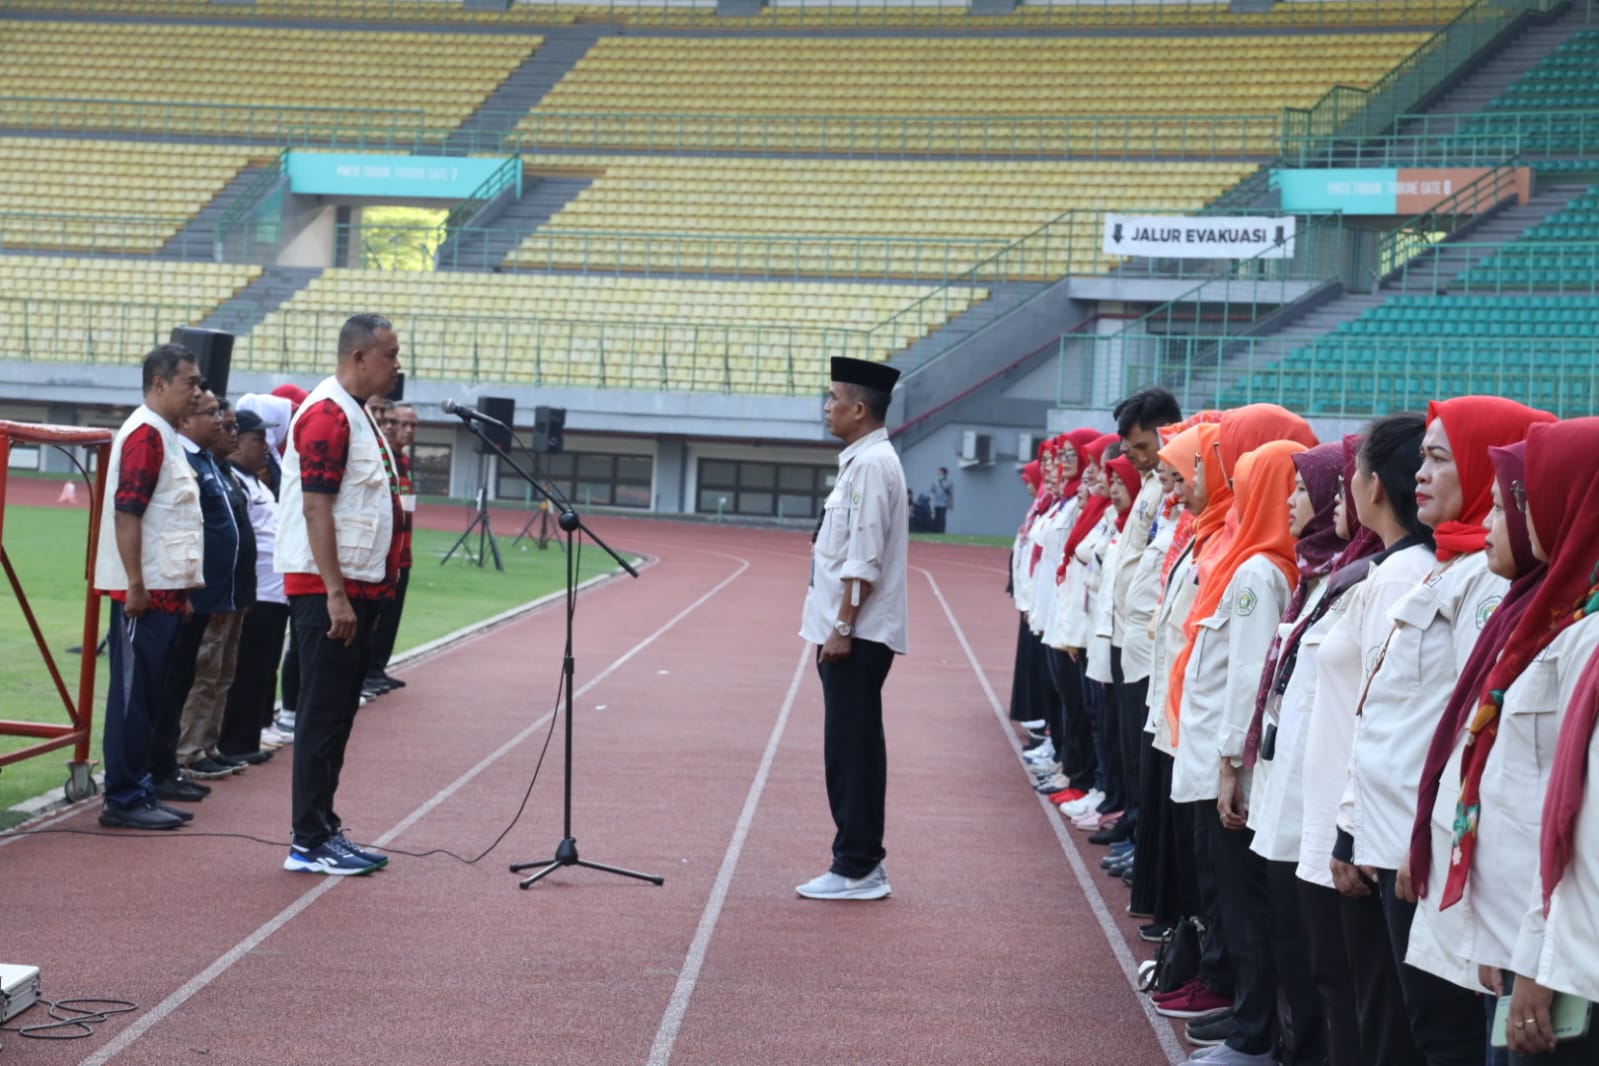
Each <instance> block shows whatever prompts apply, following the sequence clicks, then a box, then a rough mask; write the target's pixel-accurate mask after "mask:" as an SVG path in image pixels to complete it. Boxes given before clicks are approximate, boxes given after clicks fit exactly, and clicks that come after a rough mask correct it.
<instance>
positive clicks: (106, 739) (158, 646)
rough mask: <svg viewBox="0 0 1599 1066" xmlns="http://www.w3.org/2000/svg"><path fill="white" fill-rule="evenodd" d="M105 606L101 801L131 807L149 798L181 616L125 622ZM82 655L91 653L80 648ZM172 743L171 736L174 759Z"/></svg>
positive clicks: (150, 614) (116, 606) (114, 606)
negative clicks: (108, 666) (108, 619)
mask: <svg viewBox="0 0 1599 1066" xmlns="http://www.w3.org/2000/svg"><path fill="white" fill-rule="evenodd" d="M110 603H111V629H110V633H109V635H108V637H107V645H108V651H109V652H110V657H111V670H110V673H109V675H108V676H107V678H106V701H105V722H104V733H103V734H102V736H101V738H100V739H101V752H100V754H101V758H102V759H103V761H104V763H105V802H106V805H107V806H110V807H122V808H127V807H137V806H140V805H141V804H144V803H148V802H149V801H150V800H153V799H154V798H155V789H154V784H155V781H154V777H153V776H152V774H151V764H152V760H153V754H154V749H155V746H156V728H155V720H156V716H157V714H158V713H159V710H160V707H161V696H162V688H163V686H164V684H165V679H166V672H167V664H168V663H169V662H170V661H171V659H172V648H173V646H174V645H175V644H176V643H177V639H178V629H179V628H180V626H181V625H182V622H183V616H182V615H176V614H162V613H159V612H156V611H147V612H145V614H144V616H143V617H141V618H129V617H128V616H127V615H126V614H124V613H123V608H122V604H120V603H118V602H117V601H116V600H111V601H110ZM196 647H198V645H196ZM84 654H85V655H92V654H93V652H92V651H91V650H89V649H87V648H85V649H84ZM180 709H181V707H180ZM177 742H178V741H177V734H176V733H175V732H174V733H173V735H172V745H173V753H174V754H173V758H174V759H175V758H176V751H177Z"/></svg>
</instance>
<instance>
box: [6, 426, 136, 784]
mask: <svg viewBox="0 0 1599 1066" xmlns="http://www.w3.org/2000/svg"><path fill="white" fill-rule="evenodd" d="M113 439H114V435H113V434H112V432H111V431H110V430H107V429H85V428H83V427H81V426H51V425H44V424H41V423H34V422H7V421H4V420H0V566H3V567H4V569H5V574H6V580H7V581H8V582H10V584H11V591H12V592H14V593H15V594H16V597H17V604H18V606H20V607H21V608H22V615H23V617H24V618H25V619H26V620H27V622H28V629H29V630H30V631H31V632H32V633H33V640H34V643H35V644H37V645H38V647H39V654H40V655H41V656H42V657H43V658H44V665H45V669H46V670H48V671H49V673H50V680H51V681H53V682H54V683H55V687H56V692H57V693H58V694H59V695H60V697H61V703H62V706H63V707H65V708H66V712H67V717H68V719H69V724H67V725H56V724H52V723H49V722H24V721H10V720H5V719H0V736H11V737H34V738H37V739H38V743H37V744H30V745H28V746H27V747H25V748H19V749H18V750H16V751H12V752H5V753H0V768H4V767H6V766H9V765H11V764H12V763H16V762H21V761H22V760H23V759H30V758H34V757H35V756H39V755H44V754H45V753H47V752H51V751H56V750H58V749H60V748H65V747H67V746H69V745H70V746H71V747H72V761H70V762H68V763H67V769H68V774H69V776H68V779H67V791H68V797H67V798H68V799H81V798H83V796H86V795H91V794H93V791H94V784H93V780H92V779H91V778H90V776H89V770H90V767H91V766H92V763H91V762H90V760H89V745H90V743H91V742H92V741H93V739H94V738H93V725H94V671H95V659H96V656H95V648H96V646H97V645H98V644H99V642H100V597H99V596H98V595H97V594H96V593H95V591H94V559H95V548H96V545H97V544H98V543H99V534H100V504H101V501H102V500H104V499H105V492H106V475H107V471H108V470H109V469H110V466H111V463H110V457H111V442H112V440H113ZM14 444H30V445H31V444H44V445H51V444H59V445H81V446H85V447H90V448H93V449H94V451H95V455H96V456H97V461H96V463H95V474H94V485H93V489H92V491H91V493H90V499H89V539H88V544H87V546H86V549H85V552H84V570H83V580H84V596H83V645H82V646H83V654H82V655H81V656H80V657H79V663H78V693H77V698H76V699H74V698H73V696H72V694H71V693H70V692H69V691H68V690H67V685H66V682H65V681H64V680H63V679H62V677H61V671H60V669H59V668H58V667H57V665H56V661H55V657H54V656H53V655H51V654H50V646H49V644H48V643H47V642H46V641H45V638H44V634H43V632H41V631H40V629H39V623H38V620H37V619H36V618H35V617H34V614H33V608H32V607H31V606H30V605H29V603H28V597H27V595H26V593H24V592H23V590H22V583H21V581H20V580H19V579H18V578H17V572H16V570H15V568H13V567H12V565H11V556H10V553H8V552H7V551H6V550H5V507H6V496H7V489H8V486H9V478H10V466H11V448H12V446H13V445H14ZM74 792H76V793H78V794H77V795H73V793H74Z"/></svg>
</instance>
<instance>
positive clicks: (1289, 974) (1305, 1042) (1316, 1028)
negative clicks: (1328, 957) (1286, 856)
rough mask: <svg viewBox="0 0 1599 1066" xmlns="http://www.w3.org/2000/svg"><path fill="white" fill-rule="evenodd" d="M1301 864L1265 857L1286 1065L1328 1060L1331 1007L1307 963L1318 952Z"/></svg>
mask: <svg viewBox="0 0 1599 1066" xmlns="http://www.w3.org/2000/svg"><path fill="white" fill-rule="evenodd" d="M1297 865H1298V864H1297V863H1292V862H1267V863H1266V888H1267V893H1268V894H1267V899H1268V901H1269V902H1270V906H1271V931H1270V938H1271V948H1272V951H1273V953H1274V954H1273V957H1272V969H1273V970H1274V971H1275V972H1276V975H1277V990H1278V998H1277V1002H1278V1006H1279V1008H1281V1009H1282V1010H1283V1012H1284V1014H1285V1015H1286V1018H1284V1019H1283V1021H1284V1025H1283V1028H1284V1033H1283V1040H1284V1043H1285V1045H1286V1046H1285V1047H1284V1049H1283V1054H1282V1062H1283V1064H1284V1066H1328V1056H1329V1047H1330V1041H1329V1038H1328V1034H1327V1012H1326V1010H1325V1009H1324V1008H1323V1007H1322V1005H1321V996H1320V994H1319V993H1318V991H1317V988H1316V979H1315V976H1314V969H1313V965H1312V966H1311V967H1307V966H1306V965H1305V960H1306V958H1307V957H1311V958H1313V957H1314V956H1313V954H1312V952H1311V948H1310V943H1309V940H1308V938H1307V937H1306V936H1305V923H1304V918H1303V916H1302V915H1301V914H1300V913H1299V886H1300V885H1301V884H1303V882H1302V881H1300V880H1299V878H1298V877H1296V876H1295V875H1294V869H1295V867H1296V866H1297ZM1351 1021H1353V1019H1352V1018H1351Z"/></svg>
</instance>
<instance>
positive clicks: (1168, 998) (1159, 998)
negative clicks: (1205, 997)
mask: <svg viewBox="0 0 1599 1066" xmlns="http://www.w3.org/2000/svg"><path fill="white" fill-rule="evenodd" d="M1201 984H1203V982H1202V981H1200V979H1199V978H1197V977H1194V978H1191V979H1190V980H1189V981H1188V982H1187V983H1186V984H1181V985H1178V986H1177V987H1176V988H1174V989H1172V990H1171V991H1170V992H1155V993H1152V994H1151V995H1150V997H1149V999H1150V1001H1151V1002H1152V1003H1169V1002H1172V1001H1174V1000H1179V999H1182V998H1183V997H1184V996H1188V995H1190V994H1192V993H1193V991H1194V989H1195V988H1197V987H1199V986H1200V985H1201Z"/></svg>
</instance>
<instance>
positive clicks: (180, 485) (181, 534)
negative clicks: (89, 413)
mask: <svg viewBox="0 0 1599 1066" xmlns="http://www.w3.org/2000/svg"><path fill="white" fill-rule="evenodd" d="M140 426H154V427H155V429H156V431H157V432H159V433H160V434H161V473H160V475H159V476H158V477H157V479H156V483H155V493H154V494H153V495H152V496H151V497H150V504H149V506H148V507H146V508H145V511H144V519H143V536H142V537H141V543H140V557H139V568H140V570H142V571H143V576H144V587H145V588H146V589H150V590H154V589H169V590H170V589H195V588H203V587H204V586H205V576H204V574H205V570H204V561H205V556H204V552H205V520H204V519H203V518H202V517H201V515H200V482H199V480H198V479H197V478H196V477H195V476H194V467H192V466H190V465H189V460H187V459H185V458H184V456H183V445H182V444H181V443H179V441H178V434H177V431H176V430H174V429H173V428H172V427H171V426H170V425H168V424H167V421H166V419H164V418H162V417H161V416H160V415H158V414H156V413H155V412H154V411H152V410H150V409H149V408H148V407H145V406H144V405H143V404H141V405H140V406H139V408H138V409H137V410H135V411H134V412H133V414H131V415H129V416H128V420H127V421H126V422H124V423H123V424H122V428H121V429H120V430H118V431H117V437H116V440H115V441H113V442H112V445H111V468H110V470H108V471H107V474H106V497H105V499H104V500H103V501H102V502H101V507H100V539H99V543H98V545H97V546H96V549H95V558H94V587H95V588H97V589H101V590H102V591H105V592H113V591H117V592H121V591H125V590H126V589H127V587H128V573H127V570H125V569H124V568H123V566H122V555H121V553H119V552H118V551H117V519H116V494H117V480H118V478H119V477H120V475H121V473H122V445H123V443H124V442H125V441H127V439H128V437H129V435H131V434H132V433H133V431H134V430H136V429H138V428H139V427H140Z"/></svg>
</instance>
